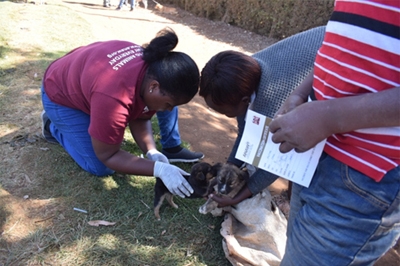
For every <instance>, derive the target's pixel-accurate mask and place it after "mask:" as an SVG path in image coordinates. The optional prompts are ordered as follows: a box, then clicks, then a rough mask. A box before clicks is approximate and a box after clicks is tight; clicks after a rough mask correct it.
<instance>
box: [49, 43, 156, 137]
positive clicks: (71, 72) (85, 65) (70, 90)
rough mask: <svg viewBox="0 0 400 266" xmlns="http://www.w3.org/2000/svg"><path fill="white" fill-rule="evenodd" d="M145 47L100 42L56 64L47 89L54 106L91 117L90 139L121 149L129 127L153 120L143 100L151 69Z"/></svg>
mask: <svg viewBox="0 0 400 266" xmlns="http://www.w3.org/2000/svg"><path fill="white" fill-rule="evenodd" d="M142 55H143V49H142V47H141V46H139V45H136V44H134V43H131V42H127V41H106V42H96V43H93V44H90V45H88V46H83V47H79V48H77V49H75V50H73V51H71V52H69V53H68V54H66V55H65V56H63V57H61V58H59V59H57V60H56V61H54V62H53V63H52V64H51V65H50V66H49V67H48V68H47V70H46V73H45V76H44V88H45V91H46V94H47V95H48V97H49V98H50V99H51V100H52V101H53V102H55V103H57V104H60V105H63V106H67V107H70V108H74V109H78V110H81V111H83V112H85V113H87V114H89V115H90V125H89V134H90V136H91V137H93V138H95V139H97V140H99V141H102V142H105V143H108V144H119V143H121V142H122V140H123V137H124V132H125V128H126V126H127V125H128V123H129V121H131V120H135V119H138V118H146V119H150V118H151V116H153V115H154V113H155V112H147V107H146V105H145V103H144V102H143V100H142V98H141V96H140V88H141V85H142V82H143V78H144V74H145V71H146V68H147V65H146V63H145V62H144V61H143V60H142Z"/></svg>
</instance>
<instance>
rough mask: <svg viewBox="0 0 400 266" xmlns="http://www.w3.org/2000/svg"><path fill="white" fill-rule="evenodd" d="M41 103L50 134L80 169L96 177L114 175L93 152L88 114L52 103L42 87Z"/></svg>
mask: <svg viewBox="0 0 400 266" xmlns="http://www.w3.org/2000/svg"><path fill="white" fill-rule="evenodd" d="M42 103H43V108H44V110H45V111H46V114H47V116H48V117H49V119H50V121H51V124H50V132H51V134H52V135H53V137H54V138H55V139H56V140H57V141H58V142H59V143H60V145H61V146H62V147H63V148H64V149H65V151H66V152H67V153H68V154H69V155H70V156H71V157H72V159H74V161H75V162H76V163H77V164H78V165H79V166H80V167H81V168H82V169H84V170H85V171H87V172H89V173H91V174H93V175H97V176H105V175H110V174H113V173H114V171H113V170H111V169H110V168H107V167H106V166H105V165H104V164H103V163H102V162H101V161H100V160H99V159H97V156H96V154H95V152H94V150H93V146H92V140H91V137H90V135H89V133H88V128H89V123H90V116H89V115H88V114H86V113H84V112H82V111H80V110H77V109H72V108H69V107H65V106H62V105H59V104H56V103H53V102H52V101H51V100H50V99H49V98H48V97H47V95H46V93H45V92H44V89H43V86H42Z"/></svg>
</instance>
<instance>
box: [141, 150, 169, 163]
mask: <svg viewBox="0 0 400 266" xmlns="http://www.w3.org/2000/svg"><path fill="white" fill-rule="evenodd" d="M146 157H147V158H148V159H149V160H151V161H154V162H157V161H159V162H163V163H169V161H168V158H167V156H165V155H164V154H162V153H161V152H159V151H158V150H156V149H151V150H149V151H148V152H147V153H146Z"/></svg>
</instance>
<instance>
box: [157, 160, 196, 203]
mask: <svg viewBox="0 0 400 266" xmlns="http://www.w3.org/2000/svg"><path fill="white" fill-rule="evenodd" d="M153 172H154V176H155V177H159V178H160V179H161V180H162V181H163V183H164V185H165V186H166V187H167V188H168V190H169V191H170V192H171V193H172V194H174V195H178V196H179V197H181V198H184V197H185V195H186V196H187V197H189V196H190V194H192V193H193V188H192V187H191V186H190V184H189V183H188V181H187V180H186V179H185V178H184V177H183V176H182V175H189V173H186V172H185V171H183V170H182V169H180V168H179V167H176V166H175V165H172V164H167V163H163V162H159V161H156V163H155V164H154V169H153Z"/></svg>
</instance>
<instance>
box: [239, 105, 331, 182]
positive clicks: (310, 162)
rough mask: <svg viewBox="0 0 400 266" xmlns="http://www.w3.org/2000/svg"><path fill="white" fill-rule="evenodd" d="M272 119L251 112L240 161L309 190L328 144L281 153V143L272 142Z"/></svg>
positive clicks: (240, 146)
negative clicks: (305, 149) (302, 150)
mask: <svg viewBox="0 0 400 266" xmlns="http://www.w3.org/2000/svg"><path fill="white" fill-rule="evenodd" d="M271 121H272V119H270V118H268V117H266V116H264V115H261V114H259V113H256V112H254V111H252V110H250V109H249V110H247V115H246V125H245V129H244V132H243V136H242V139H241V141H240V144H239V148H238V150H237V152H236V158H237V159H239V160H242V161H244V162H246V163H249V164H252V165H254V166H256V167H258V168H261V169H263V170H266V171H268V172H271V173H273V174H276V175H278V176H280V177H283V178H285V179H288V180H290V181H293V182H295V183H297V184H300V185H302V186H305V187H308V186H309V185H310V182H311V179H312V177H313V175H314V172H315V169H316V168H317V164H318V160H319V158H320V157H321V154H322V151H323V148H324V146H325V142H326V140H324V141H321V142H320V143H318V144H317V145H316V146H315V147H314V148H312V149H310V150H308V151H306V152H303V153H297V152H295V151H294V150H291V151H290V152H287V153H281V152H280V151H279V144H275V143H274V142H273V141H272V140H271V137H272V135H273V134H272V133H270V132H269V127H268V125H269V123H270V122H271Z"/></svg>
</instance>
